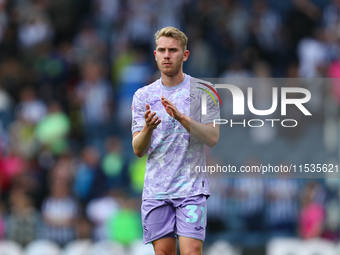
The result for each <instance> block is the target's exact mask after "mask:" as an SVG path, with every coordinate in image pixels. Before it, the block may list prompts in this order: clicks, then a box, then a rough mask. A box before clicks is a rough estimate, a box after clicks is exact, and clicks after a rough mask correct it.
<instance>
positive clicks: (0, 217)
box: [0, 203, 6, 239]
mask: <svg viewBox="0 0 340 255" xmlns="http://www.w3.org/2000/svg"><path fill="white" fill-rule="evenodd" d="M5 232H6V222H5V206H4V204H2V203H0V239H4V238H5Z"/></svg>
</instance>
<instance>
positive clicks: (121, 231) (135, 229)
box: [106, 197, 143, 245]
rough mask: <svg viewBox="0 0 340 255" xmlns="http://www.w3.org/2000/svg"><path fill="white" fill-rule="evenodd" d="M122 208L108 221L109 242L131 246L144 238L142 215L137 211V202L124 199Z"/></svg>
mask: <svg viewBox="0 0 340 255" xmlns="http://www.w3.org/2000/svg"><path fill="white" fill-rule="evenodd" d="M120 202H121V206H120V207H121V208H120V209H119V210H118V211H117V212H115V213H114V214H112V215H111V217H110V218H109V219H108V220H107V221H106V228H107V230H108V233H109V240H113V241H116V242H119V243H121V244H124V245H130V244H132V243H133V242H134V241H136V240H138V239H140V238H142V235H143V228H142V222H141V216H140V213H139V212H137V211H136V208H137V205H136V201H135V200H133V199H129V198H127V197H123V198H122V199H121V200H120Z"/></svg>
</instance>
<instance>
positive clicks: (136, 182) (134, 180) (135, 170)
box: [129, 155, 148, 196]
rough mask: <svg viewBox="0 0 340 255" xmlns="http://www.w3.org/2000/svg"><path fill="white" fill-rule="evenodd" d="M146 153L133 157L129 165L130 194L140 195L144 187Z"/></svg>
mask: <svg viewBox="0 0 340 255" xmlns="http://www.w3.org/2000/svg"><path fill="white" fill-rule="evenodd" d="M147 158H148V157H147V155H144V156H143V157H141V158H137V157H135V158H134V159H133V160H131V162H130V165H129V177H130V187H131V190H132V195H138V196H141V195H142V192H143V187H144V174H145V165H146V160H147Z"/></svg>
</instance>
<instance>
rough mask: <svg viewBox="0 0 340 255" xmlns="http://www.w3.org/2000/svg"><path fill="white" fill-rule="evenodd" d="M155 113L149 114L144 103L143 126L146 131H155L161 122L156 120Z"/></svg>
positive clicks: (147, 105) (148, 108)
mask: <svg viewBox="0 0 340 255" xmlns="http://www.w3.org/2000/svg"><path fill="white" fill-rule="evenodd" d="M155 115H156V113H155V112H151V109H150V105H149V104H148V103H146V111H145V113H144V119H145V125H146V127H147V128H148V129H150V130H153V129H156V128H157V126H158V125H159V123H161V120H159V119H158V116H156V117H155Z"/></svg>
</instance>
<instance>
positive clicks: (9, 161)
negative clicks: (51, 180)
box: [0, 147, 27, 191]
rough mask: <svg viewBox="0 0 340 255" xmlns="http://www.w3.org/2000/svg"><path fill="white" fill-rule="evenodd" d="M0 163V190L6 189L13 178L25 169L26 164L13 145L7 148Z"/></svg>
mask: <svg viewBox="0 0 340 255" xmlns="http://www.w3.org/2000/svg"><path fill="white" fill-rule="evenodd" d="M0 163H1V167H0V188H1V191H7V190H8V189H9V188H10V185H11V184H12V181H13V179H14V178H15V177H17V176H19V175H20V174H22V173H23V172H24V171H25V170H26V166H27V164H26V161H25V160H24V159H23V158H22V157H20V154H19V153H18V151H17V150H16V148H14V147H10V148H8V149H7V152H6V154H4V155H3V156H2V158H1V161H0Z"/></svg>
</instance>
